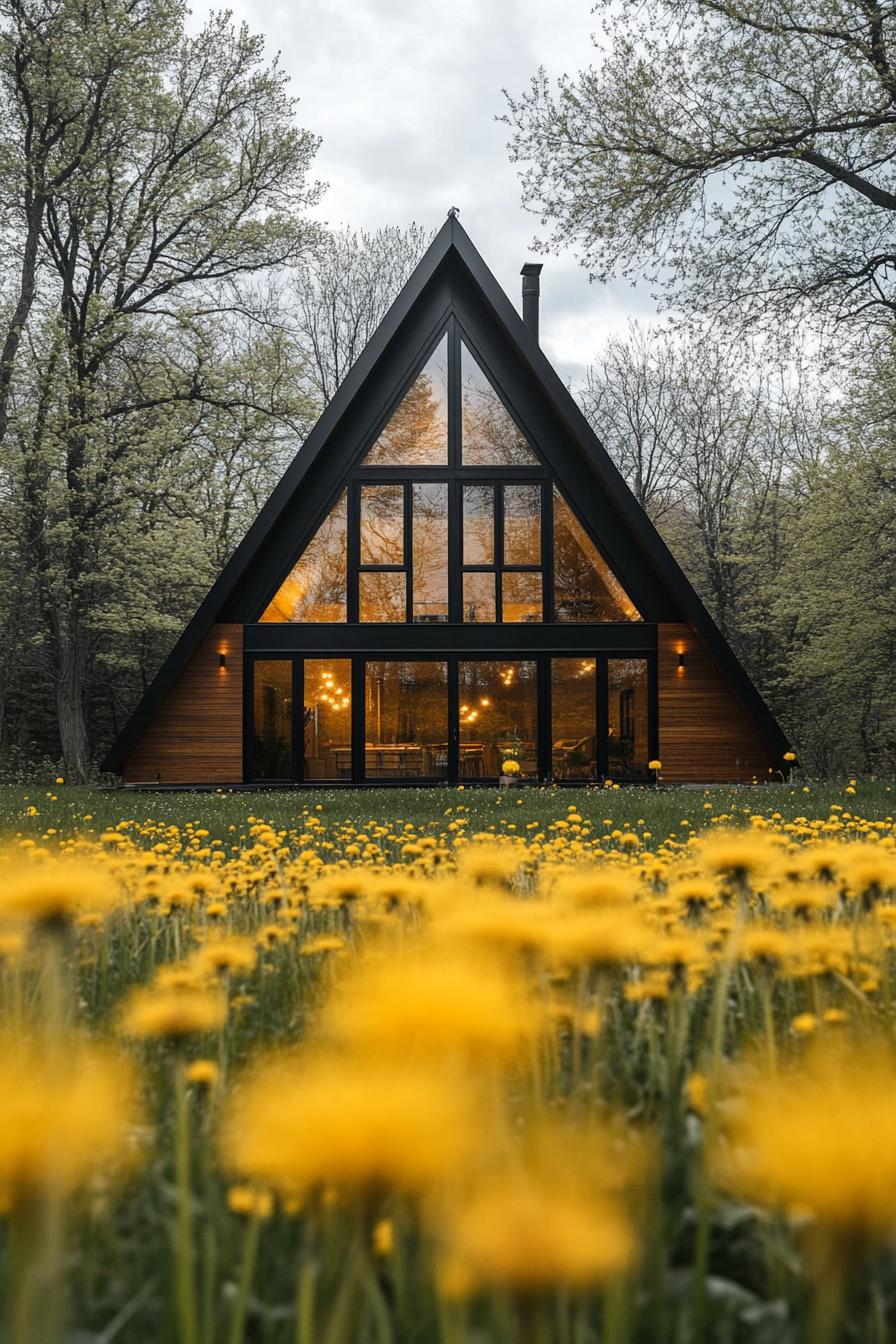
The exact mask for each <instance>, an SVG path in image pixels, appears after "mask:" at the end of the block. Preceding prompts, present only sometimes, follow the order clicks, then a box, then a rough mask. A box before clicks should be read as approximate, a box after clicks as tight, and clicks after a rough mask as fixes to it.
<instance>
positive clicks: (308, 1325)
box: [296, 1256, 317, 1344]
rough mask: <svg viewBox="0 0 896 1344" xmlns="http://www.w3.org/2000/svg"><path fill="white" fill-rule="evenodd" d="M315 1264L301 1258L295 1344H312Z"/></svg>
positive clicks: (313, 1334) (308, 1258) (308, 1259)
mask: <svg viewBox="0 0 896 1344" xmlns="http://www.w3.org/2000/svg"><path fill="white" fill-rule="evenodd" d="M316 1280H317V1262H316V1261H315V1260H314V1259H312V1258H310V1257H305V1256H303V1258H302V1264H301V1267H300V1269H299V1277H298V1284H297V1288H296V1344H314V1340H315V1333H314V1326H315V1321H314V1315H315V1313H314V1289H315V1284H316Z"/></svg>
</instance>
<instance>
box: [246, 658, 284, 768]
mask: <svg viewBox="0 0 896 1344" xmlns="http://www.w3.org/2000/svg"><path fill="white" fill-rule="evenodd" d="M253 681H254V685H253V706H252V729H253V733H252V775H253V777H254V778H256V779H288V778H289V776H290V775H291V774H292V662H291V661H290V660H289V659H286V658H275V659H271V660H270V661H267V660H265V661H261V660H259V661H258V662H256V664H255V668H254V678H253Z"/></svg>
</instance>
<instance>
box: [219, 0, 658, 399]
mask: <svg viewBox="0 0 896 1344" xmlns="http://www.w3.org/2000/svg"><path fill="white" fill-rule="evenodd" d="M231 7H232V8H233V10H234V13H235V15H236V17H237V18H244V19H245V20H246V21H247V22H248V23H249V25H250V26H251V27H252V29H253V30H255V31H258V32H261V33H263V34H264V35H265V37H266V39H267V44H268V51H269V52H270V53H273V52H275V51H280V52H281V54H282V61H283V64H284V66H285V68H286V70H287V71H288V73H289V75H290V76H291V79H292V84H293V89H294V91H295V93H296V94H297V95H298V96H299V98H300V99H301V103H300V106H299V119H300V121H301V123H302V125H304V126H306V127H307V128H308V129H309V130H311V131H313V132H314V133H315V134H317V135H320V136H322V137H323V143H322V145H321V148H320V151H319V154H318V158H317V174H318V176H319V177H321V178H323V179H325V180H326V181H327V182H328V183H329V188H328V190H327V192H326V193H325V196H324V199H323V202H322V205H321V207H320V211H319V213H320V214H321V216H322V217H323V218H324V219H325V220H326V221H327V222H328V223H330V224H334V225H335V224H341V223H346V224H349V225H351V226H353V227H355V228H365V229H372V228H376V227H378V226H379V225H384V224H406V223H409V222H410V221H411V220H415V221H417V222H418V223H420V224H422V225H424V226H426V227H427V228H437V227H438V226H439V225H440V224H441V223H442V221H443V220H444V218H445V215H446V213H447V211H448V208H449V207H450V206H452V205H456V206H458V208H459V210H460V219H461V223H462V224H463V225H464V228H465V229H466V230H467V232H468V233H469V234H470V236H471V238H472V239H473V242H474V243H475V244H476V246H477V247H478V248H479V250H480V252H481V253H482V254H483V256H484V258H485V260H486V262H487V263H488V265H489V266H490V267H491V269H492V270H493V271H494V272H495V274H496V276H497V277H498V280H499V281H500V282H501V284H502V285H503V286H504V288H505V289H506V290H507V292H508V294H509V295H510V296H511V298H512V299H513V300H514V302H515V303H517V306H519V290H520V278H519V269H520V266H521V265H522V263H523V262H524V261H527V260H536V259H538V254H537V253H536V252H535V251H534V250H533V249H532V241H533V238H534V237H535V235H536V234H537V229H538V221H537V219H536V218H535V216H533V215H531V214H527V213H526V212H525V211H524V210H523V209H522V206H521V204H520V188H519V181H518V178H517V175H516V172H515V170H514V168H513V167H512V165H511V164H510V163H509V161H508V156H507V149H506V141H507V127H505V126H502V125H500V124H499V123H497V122H496V121H495V117H496V115H498V114H500V113H501V112H502V110H503V97H502V94H501V89H502V87H506V88H507V89H509V90H510V91H511V92H513V93H519V92H521V91H522V89H523V88H524V87H525V85H526V83H527V81H528V79H529V76H530V75H531V74H532V73H534V71H535V70H536V68H537V67H538V65H539V64H544V65H545V66H546V67H547V69H548V71H549V72H550V73H552V74H559V73H561V72H563V71H568V72H572V71H574V70H576V69H578V68H580V67H581V66H583V65H585V64H587V63H588V62H589V60H590V58H591V52H592V48H591V44H590V41H589V34H590V32H591V31H592V29H593V27H594V23H593V18H592V16H591V14H590V4H589V0H231ZM203 8H204V7H203V5H201V4H196V6H195V9H194V15H195V18H196V19H197V20H198V19H200V18H201V16H202V13H203ZM543 260H544V262H545V269H544V272H543V274H542V300H541V304H542V307H541V333H542V344H543V345H544V347H545V350H546V352H547V353H548V355H549V356H550V358H551V359H552V360H553V361H554V363H555V365H556V366H557V368H558V369H559V371H560V372H561V374H562V375H563V376H564V377H577V376H578V375H579V374H580V373H581V371H582V369H583V368H584V366H585V365H586V364H587V363H588V362H589V360H590V359H591V358H592V357H593V355H594V353H595V352H596V350H597V349H598V348H599V346H600V344H601V342H602V341H603V340H604V339H605V337H606V334H607V332H608V331H610V330H619V329H621V328H624V327H625V325H626V323H627V321H628V317H629V315H633V316H634V315H637V316H646V315H647V314H649V313H650V312H651V311H652V305H651V303H650V299H649V295H648V294H647V292H646V291H644V290H643V289H638V290H634V291H633V290H632V288H631V287H630V286H629V285H628V284H626V283H620V284H618V285H613V286H609V287H604V286H600V285H595V284H589V282H588V276H587V273H586V272H585V271H584V270H583V269H582V268H581V267H580V266H579V265H578V264H577V263H576V260H575V258H574V257H573V256H572V255H566V256H560V257H553V256H545V257H544V258H543Z"/></svg>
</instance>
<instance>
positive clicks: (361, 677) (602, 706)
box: [243, 641, 659, 788]
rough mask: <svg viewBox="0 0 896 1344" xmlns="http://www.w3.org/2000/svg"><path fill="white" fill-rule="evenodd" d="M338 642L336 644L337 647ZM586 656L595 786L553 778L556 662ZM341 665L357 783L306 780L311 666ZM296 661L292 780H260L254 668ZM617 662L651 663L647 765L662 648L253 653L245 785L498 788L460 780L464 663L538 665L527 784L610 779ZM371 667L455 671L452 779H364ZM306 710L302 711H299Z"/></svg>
mask: <svg viewBox="0 0 896 1344" xmlns="http://www.w3.org/2000/svg"><path fill="white" fill-rule="evenodd" d="M334 643H335V641H334ZM583 654H584V655H586V656H588V657H589V658H595V659H596V663H597V677H596V694H597V705H596V724H597V772H596V775H595V778H594V779H593V780H589V779H576V780H556V781H553V779H552V768H553V736H554V734H553V723H552V704H551V659H552V658H569V657H576V656H582V655H583ZM306 658H309V659H326V658H331V659H340V660H343V661H347V660H349V661H350V663H351V688H352V692H351V762H352V766H351V778H350V779H305V751H304V660H305V659H306ZM290 659H291V660H292V686H293V716H292V743H293V749H292V759H293V772H294V774H293V778H292V779H263V778H262V779H259V778H257V777H253V775H252V773H251V763H252V745H253V738H254V721H253V720H254V714H253V711H254V668H255V664H256V663H257V662H273V661H286V660H290ZM611 659H622V660H626V659H629V660H636V659H640V660H643V661H645V662H646V663H647V740H648V759H649V760H654V759H655V758H657V757H658V755H659V719H658V711H659V684H658V665H657V654H656V650H655V649H643V648H641V649H594V648H592V649H590V650H586V649H569V648H565V649H564V648H553V649H547V650H544V649H533V650H531V651H524V650H521V649H518V648H517V649H487V648H484V647H475V648H465V649H462V650H451V651H441V652H437V651H435V650H427V651H420V650H417V649H414V650H411V649H398V648H394V647H393V648H364V649H358V648H354V649H347V648H339V647H331V648H329V649H321V648H315V649H302V650H299V649H295V648H292V649H276V650H267V649H265V650H250V651H249V652H247V653H246V654H245V656H244V682H243V762H244V775H243V778H244V781H245V783H247V784H257V785H258V786H259V787H264V788H268V787H270V788H278V787H292V788H295V787H296V786H302V787H308V788H339V787H345V786H350V787H365V788H390V787H407V786H413V787H417V786H418V785H420V786H423V785H427V784H432V785H436V784H448V785H455V786H456V785H457V784H465V785H466V784H478V783H481V784H484V785H487V786H491V787H494V784H495V777H494V776H490V777H488V778H484V779H482V780H476V779H469V778H466V777H464V778H461V777H460V773H459V764H460V724H459V698H460V697H459V690H458V663H460V662H535V664H536V706H537V721H536V758H537V761H538V769H537V773H536V775H535V777H534V778H532V779H526V780H525V781H523V782H524V783H527V784H544V783H550V782H556V783H558V784H569V785H573V784H576V785H583V784H588V783H595V782H598V781H600V780H602V779H606V778H608V768H609V761H608V733H607V728H608V725H609V676H608V668H607V664H608V662H609V661H610V660H611ZM368 662H444V663H446V664H447V670H448V774H447V777H446V778H441V777H432V776H429V777H423V776H421V777H415V778H413V779H411V778H399V779H394V780H392V779H365V777H364V770H365V747H366V734H365V702H366V688H365V668H366V664H367V663H368ZM299 706H301V707H302V711H303V712H302V713H299V712H297V710H298V707H299Z"/></svg>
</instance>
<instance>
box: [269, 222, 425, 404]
mask: <svg viewBox="0 0 896 1344" xmlns="http://www.w3.org/2000/svg"><path fill="white" fill-rule="evenodd" d="M431 239H432V235H431V234H430V233H428V232H427V231H426V230H425V229H423V228H421V227H420V226H419V225H418V224H408V225H407V226H405V227H403V228H402V227H397V226H391V227H388V228H382V229H375V230H373V231H372V232H365V231H364V230H363V229H362V230H360V231H358V230H354V229H347V228H343V229H338V230H336V231H335V232H333V233H331V234H329V235H328V236H327V238H326V239H325V241H324V242H323V245H322V246H321V247H320V248H318V249H317V250H316V252H315V255H314V257H313V258H312V259H311V260H310V261H309V263H308V265H307V266H303V268H302V272H301V275H299V276H298V277H296V280H295V283H294V290H293V293H294V300H295V306H296V323H297V327H298V333H299V341H300V345H301V348H302V351H303V353H304V355H305V358H306V361H307V365H308V370H309V374H310V377H311V379H312V383H313V388H314V391H315V392H316V393H317V395H318V396H320V397H321V398H322V399H323V402H324V404H325V405H326V403H327V402H329V401H331V400H332V398H333V396H334V394H335V392H336V389H337V387H338V386H339V384H340V383H341V382H342V380H343V378H344V377H345V375H346V374H347V373H348V371H349V369H350V368H351V366H352V365H353V364H354V362H355V360H356V359H357V358H358V356H359V355H360V353H361V351H362V350H363V349H364V346H365V345H366V344H367V342H368V341H369V340H370V337H371V336H372V335H373V333H374V331H375V330H376V328H377V327H378V326H379V324H380V322H381V321H382V320H383V318H384V316H385V314H386V310H387V309H388V307H389V305H390V304H391V303H392V300H393V299H394V298H395V297H396V295H397V294H398V291H399V290H400V289H401V287H402V285H403V284H404V282H405V281H406V280H407V278H408V276H409V275H410V273H411V271H412V270H413V269H414V267H415V266H416V265H417V262H418V261H419V260H420V258H421V257H422V255H423V253H424V252H425V251H426V248H427V246H428V245H429V243H430V241H431Z"/></svg>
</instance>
